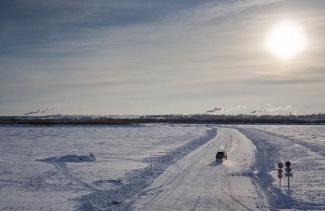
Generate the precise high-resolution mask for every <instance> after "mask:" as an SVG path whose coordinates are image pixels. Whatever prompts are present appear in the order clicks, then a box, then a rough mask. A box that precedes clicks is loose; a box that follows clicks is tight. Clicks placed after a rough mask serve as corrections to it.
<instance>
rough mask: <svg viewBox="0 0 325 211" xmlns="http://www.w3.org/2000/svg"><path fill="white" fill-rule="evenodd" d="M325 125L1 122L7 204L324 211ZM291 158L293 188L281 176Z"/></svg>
mask: <svg viewBox="0 0 325 211" xmlns="http://www.w3.org/2000/svg"><path fill="white" fill-rule="evenodd" d="M324 131H325V126H275V125H251V126H242V125H236V126H218V125H173V124H153V125H151V124H145V125H138V126H53V127H38V126H4V125H2V126H0V133H1V136H0V152H1V158H0V161H1V162H0V210H290V209H291V210H325V184H324V180H325V176H324V169H325V159H324V154H325V152H324V147H325V132H324ZM218 150H225V151H226V152H227V153H228V160H224V161H216V160H215V154H216V152H217V151H218ZM286 161H290V162H291V163H292V166H291V169H292V173H293V177H291V178H290V188H289V189H288V187H287V178H283V179H282V181H281V182H282V187H280V186H279V179H278V178H277V175H278V167H277V163H278V162H283V163H285V162H286Z"/></svg>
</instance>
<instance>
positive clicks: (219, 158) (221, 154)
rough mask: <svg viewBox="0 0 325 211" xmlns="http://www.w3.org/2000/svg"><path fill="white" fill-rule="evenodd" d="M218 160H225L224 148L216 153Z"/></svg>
mask: <svg viewBox="0 0 325 211" xmlns="http://www.w3.org/2000/svg"><path fill="white" fill-rule="evenodd" d="M218 160H221V161H223V160H227V153H226V152H225V151H224V150H219V151H218V152H217V154H216V161H218Z"/></svg>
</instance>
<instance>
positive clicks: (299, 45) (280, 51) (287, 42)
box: [266, 21, 306, 60]
mask: <svg viewBox="0 0 325 211" xmlns="http://www.w3.org/2000/svg"><path fill="white" fill-rule="evenodd" d="M266 45H267V48H268V50H269V51H270V52H271V53H273V54H274V55H275V56H277V57H279V58H281V59H283V60H289V59H291V58H293V57H294V56H296V55H298V54H299V53H300V52H301V51H303V50H304V48H305V45H306V39H305V37H304V34H303V32H302V30H301V28H300V27H299V26H298V25H297V24H296V23H295V22H292V21H283V22H281V23H279V24H277V25H276V26H275V27H273V28H272V29H271V30H270V32H269V34H268V36H267V39H266Z"/></svg>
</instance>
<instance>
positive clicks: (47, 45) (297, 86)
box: [0, 0, 325, 116]
mask: <svg viewBox="0 0 325 211" xmlns="http://www.w3.org/2000/svg"><path fill="white" fill-rule="evenodd" d="M324 10H325V1H323V0H178V1H175V0H164V1H159V0H91V1H90V0H88V1H87V0H69V1H67V0H56V1H52V0H2V1H0V115H1V116H7V115H24V114H26V115H33V114H43V115H47V114H72V115H73V114H85V115H145V114H200V113H206V112H208V113H213V112H211V111H214V112H217V113H219V114H221V113H233V114H236V113H248V114H249V113H252V114H253V113H254V114H255V113H262V112H265V111H267V112H269V113H272V112H273V113H275V114H282V113H293V114H312V113H325V83H324V82H325V60H324V58H325V40H324V37H325V14H324ZM283 21H290V22H294V23H295V24H296V26H297V27H299V33H300V35H301V36H303V37H304V38H305V45H304V49H303V50H301V52H299V53H297V54H296V55H295V56H293V57H292V58H290V59H283V58H280V57H279V56H278V55H276V54H274V53H272V52H270V50H269V49H268V47H267V37H268V36H269V35H270V34H271V32H272V29H274V27H275V26H276V25H277V24H278V23H281V22H283Z"/></svg>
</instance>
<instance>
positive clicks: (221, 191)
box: [134, 128, 268, 210]
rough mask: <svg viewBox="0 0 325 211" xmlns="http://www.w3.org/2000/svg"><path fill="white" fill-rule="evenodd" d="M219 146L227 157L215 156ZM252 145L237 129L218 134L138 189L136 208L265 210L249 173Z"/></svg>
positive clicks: (223, 130) (251, 163)
mask: <svg viewBox="0 0 325 211" xmlns="http://www.w3.org/2000/svg"><path fill="white" fill-rule="evenodd" d="M218 149H224V150H225V151H226V152H228V160H226V161H223V162H222V161H218V162H216V160H215V154H216V151H217V150H218ZM255 150H256V148H255V146H254V145H253V143H252V142H251V141H250V140H249V139H247V138H246V137H245V136H244V135H242V134H241V133H239V132H238V131H237V130H234V129H228V128H219V129H218V135H217V136H216V137H215V138H214V139H212V140H211V141H209V142H208V143H206V144H204V145H203V146H201V147H199V148H198V149H196V150H194V151H193V152H191V153H189V154H188V155H187V156H185V157H184V158H182V159H180V160H179V161H178V162H176V163H174V164H173V165H171V166H170V167H169V168H167V170H166V171H165V172H164V173H163V174H162V175H161V176H159V177H158V178H157V179H156V180H155V181H154V182H153V183H152V185H150V186H149V187H148V188H146V189H145V190H144V191H143V192H141V193H140V196H139V199H138V200H136V202H135V204H134V209H135V210H264V209H266V207H267V206H268V205H266V204H267V202H266V201H265V200H264V197H263V194H262V192H261V191H260V190H259V188H258V186H257V184H256V183H255V182H254V180H253V179H252V177H250V176H247V175H250V174H251V172H252V169H251V168H252V165H253V164H254V162H255V156H254V153H255Z"/></svg>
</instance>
